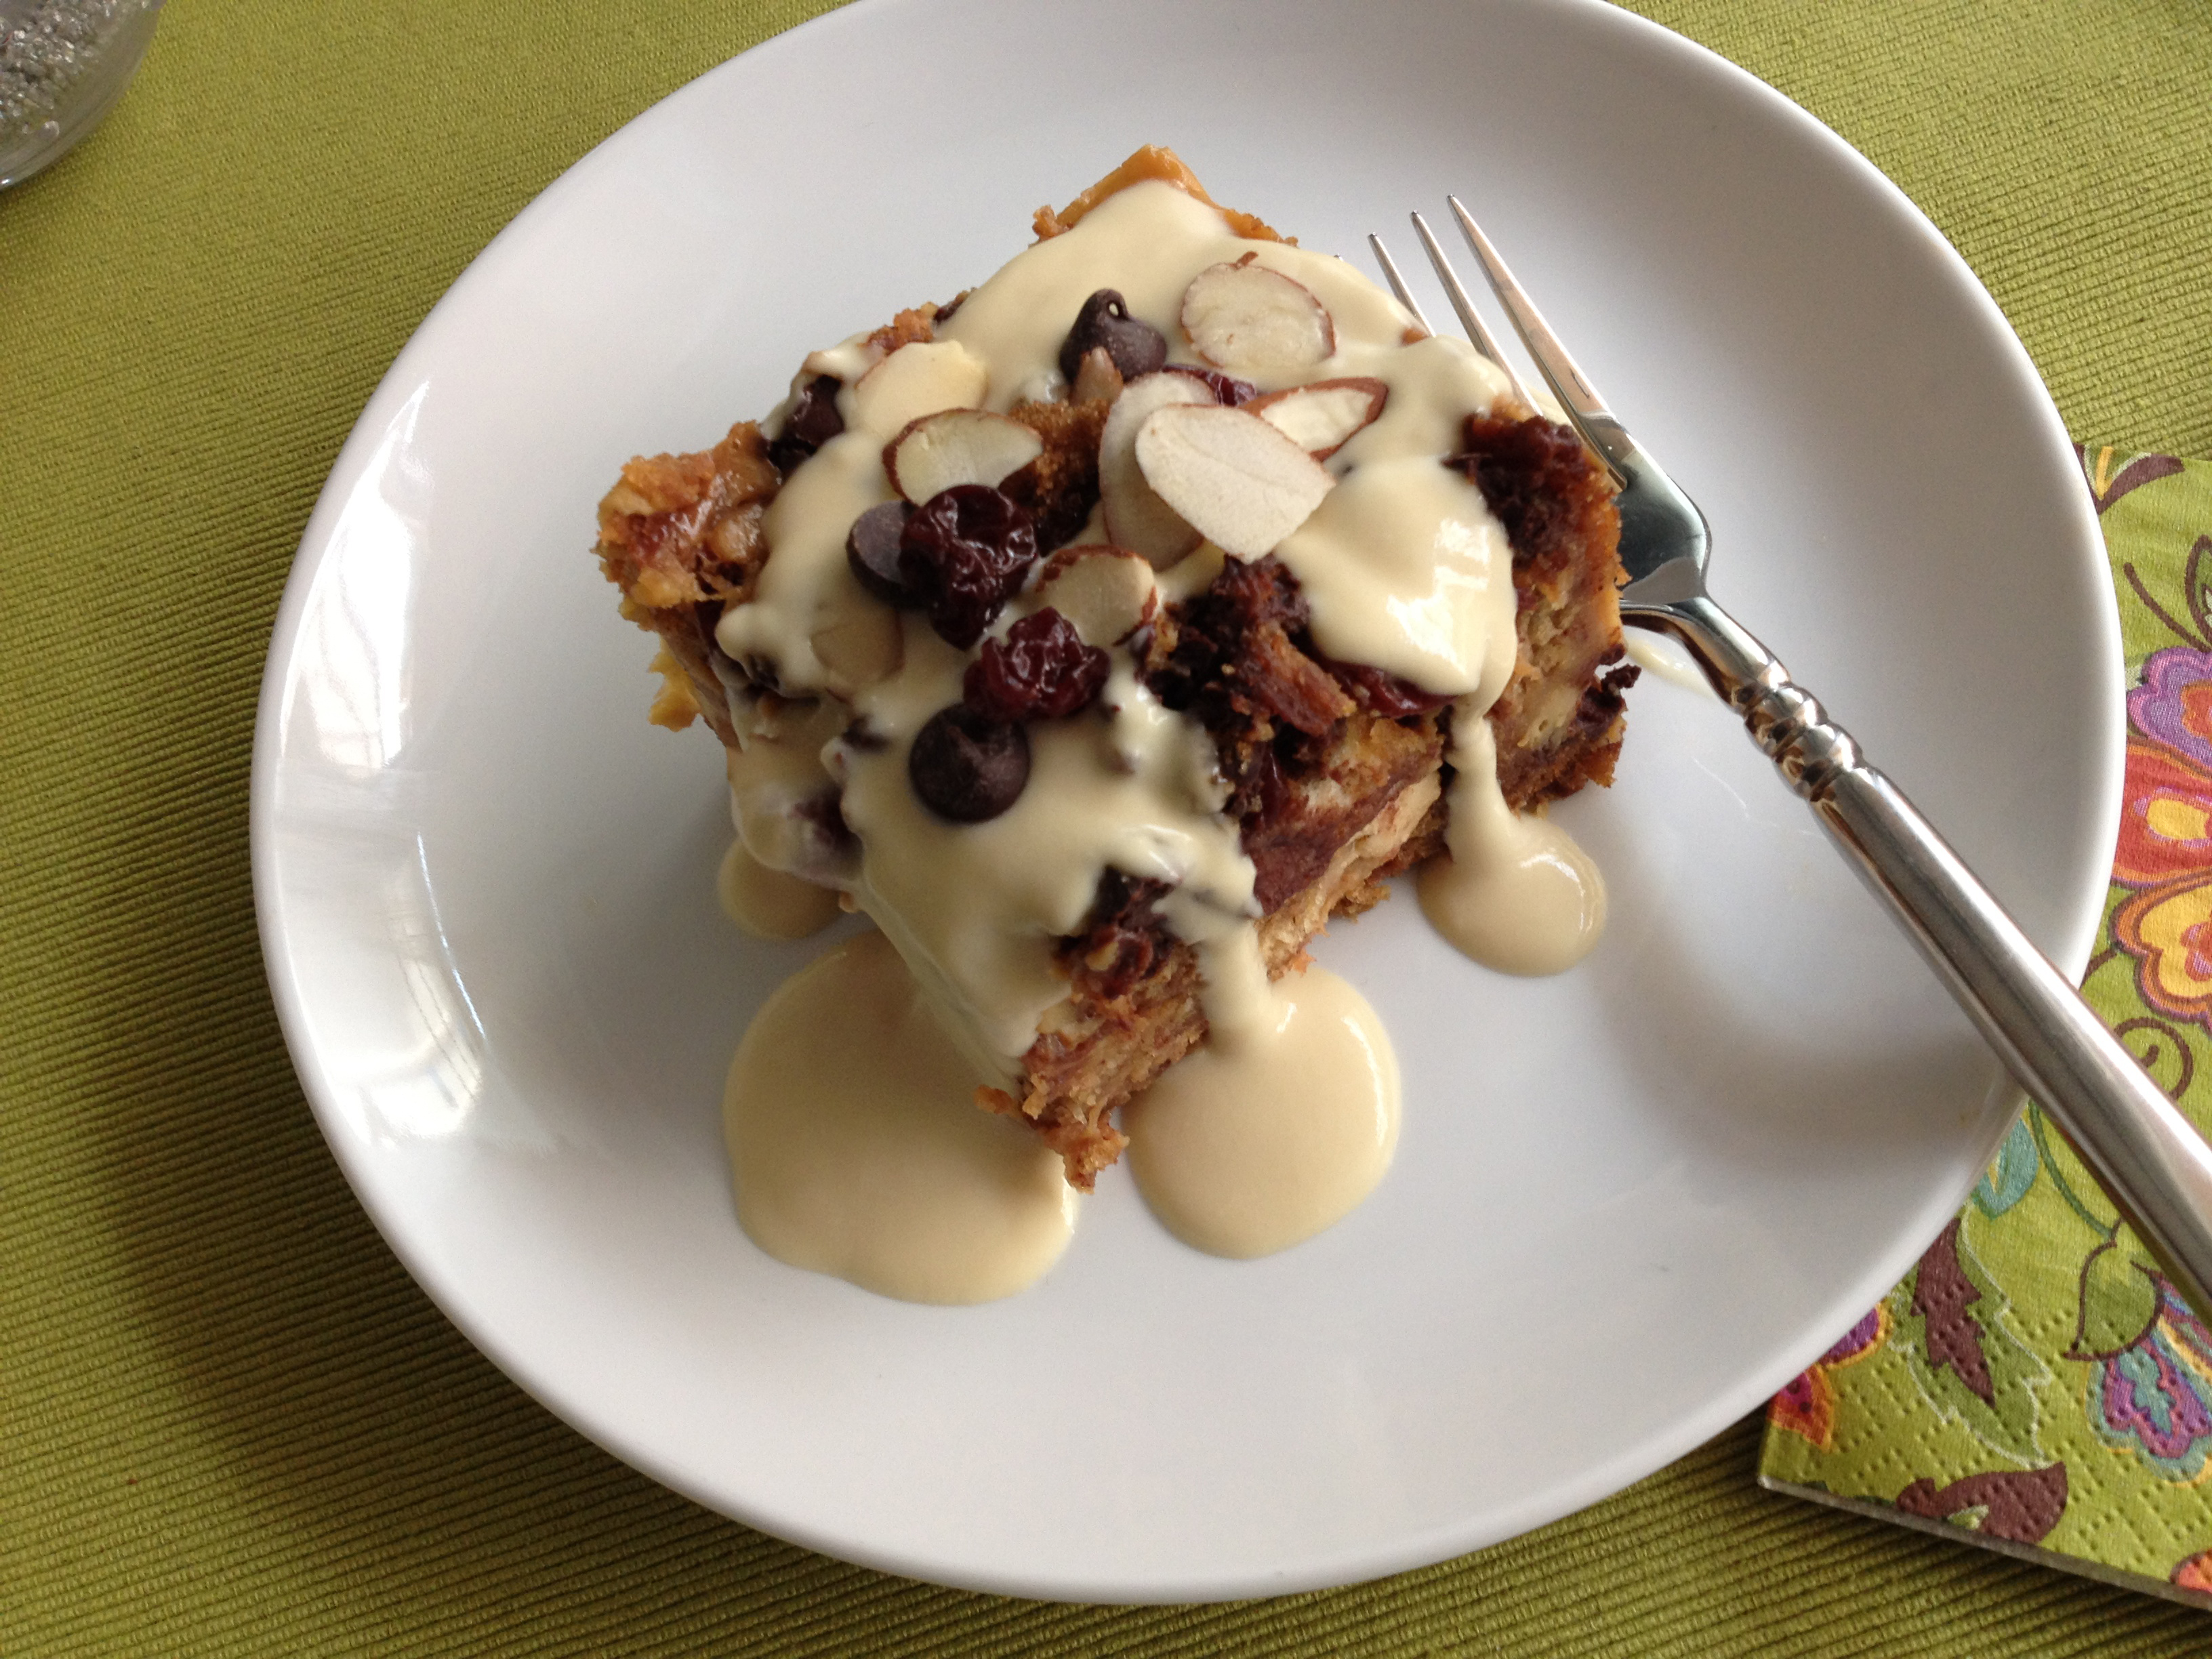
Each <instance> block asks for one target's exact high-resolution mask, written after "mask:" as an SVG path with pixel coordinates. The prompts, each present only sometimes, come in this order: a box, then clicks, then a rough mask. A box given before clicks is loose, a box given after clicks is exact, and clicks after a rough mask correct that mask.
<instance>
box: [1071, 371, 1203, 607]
mask: <svg viewBox="0 0 2212 1659" xmlns="http://www.w3.org/2000/svg"><path fill="white" fill-rule="evenodd" d="M1181 404H1205V405H1206V406H1207V407H1208V408H1212V407H1213V394H1212V392H1209V391H1207V390H1206V384H1205V382H1204V381H1202V380H1198V379H1197V378H1196V377H1195V376H1193V375H1189V374H1174V373H1171V372H1169V371H1165V370H1163V371H1162V372H1160V373H1158V374H1140V375H1139V376H1138V377H1137V378H1136V379H1135V380H1132V381H1130V382H1129V384H1128V385H1127V386H1126V387H1124V388H1123V389H1122V392H1121V396H1120V397H1118V398H1115V400H1114V406H1113V407H1112V408H1111V409H1109V410H1107V411H1106V425H1105V428H1104V429H1103V431H1101V432H1100V434H1099V436H1098V503H1099V507H1100V509H1101V515H1102V516H1103V518H1104V520H1105V521H1106V539H1107V540H1109V541H1110V542H1112V543H1113V544H1115V546H1116V547H1126V548H1128V549H1130V550H1132V551H1133V552H1137V553H1140V554H1142V555H1143V556H1145V557H1146V559H1149V560H1150V561H1151V562H1152V563H1153V564H1154V565H1155V566H1156V567H1158V568H1160V569H1162V570H1164V569H1166V568H1168V567H1169V566H1170V565H1171V564H1173V563H1174V562H1176V560H1177V559H1180V558H1182V556H1184V555H1185V554H1186V553H1188V552H1189V551H1190V550H1191V549H1193V548H1194V547H1196V546H1197V545H1198V544H1199V540H1200V537H1199V533H1198V532H1196V531H1195V530H1193V529H1192V528H1191V527H1190V526H1189V525H1188V524H1186V523H1184V522H1183V520H1182V518H1181V517H1179V516H1178V515H1177V514H1176V511H1175V509H1174V508H1172V507H1169V506H1168V505H1167V503H1166V502H1164V501H1162V500H1161V499H1160V498H1159V496H1158V495H1157V494H1156V493H1154V491H1153V489H1152V485H1150V484H1149V483H1146V482H1145V472H1144V469H1143V468H1142V467H1140V466H1139V465H1137V432H1138V429H1139V428H1141V427H1142V426H1143V425H1144V423H1145V422H1146V419H1147V417H1149V416H1152V415H1153V414H1155V413H1156V412H1158V410H1163V409H1166V408H1169V407H1170V406H1176V405H1181Z"/></svg>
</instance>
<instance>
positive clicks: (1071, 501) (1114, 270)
mask: <svg viewBox="0 0 2212 1659" xmlns="http://www.w3.org/2000/svg"><path fill="white" fill-rule="evenodd" d="M1036 231H1037V236H1038V240H1037V241H1036V244H1034V245H1033V246H1031V248H1030V250H1029V251H1028V252H1025V253H1024V254H1023V255H1021V256H1019V257H1018V258H1016V259H1015V260H1014V261H1013V262H1012V264H1009V265H1008V266H1007V267H1006V269H1005V270H1002V271H1000V273H999V274H998V275H997V276H994V277H993V278H992V279H991V280H990V281H989V282H988V283H984V284H983V285H981V287H979V288H977V289H974V290H971V291H969V293H968V294H965V295H961V296H959V297H958V298H956V299H955V300H954V301H951V302H950V303H949V304H946V305H943V306H934V307H932V306H923V307H917V308H915V309H913V310H909V311H905V312H902V313H899V314H898V315H897V316H896V318H895V319H893V320H892V321H891V322H890V324H888V325H885V326H884V327H883V328H881V329H878V330H877V331H874V332H872V333H870V334H866V335H857V336H854V337H853V338H852V339H849V340H848V341H846V342H844V343H842V344H840V345H838V346H836V347H834V348H831V349H828V350H826V351H820V352H816V353H814V354H813V355H811V356H809V357H808V358H807V359H806V361H805V364H804V365H803V366H802V368H801V370H800V373H799V375H798V376H797V377H796V379H795V380H794V381H793V390H792V393H791V396H790V397H789V398H787V400H786V402H785V403H784V404H783V405H781V407H780V408H779V409H778V410H776V411H775V413H774V414H772V415H771V416H769V418H768V419H767V420H766V421H764V422H759V423H755V422H738V424H737V425H735V426H733V427H732V428H731V429H730V431H729V433H728V434H727V435H726V436H725V437H724V438H723V439H722V440H721V441H720V442H719V443H718V444H716V445H715V446H714V447H713V448H711V449H709V450H706V451H703V452H701V453H697V454H692V455H684V456H667V455H664V456H657V457H653V458H647V459H636V460H633V461H631V462H630V463H629V465H627V466H625V467H624V468H623V472H622V477H621V479H620V481H619V482H618V483H617V485H616V486H615V488H614V489H612V490H611V491H610V492H609V494H608V495H607V496H606V498H605V501H602V503H601V505H600V509H599V545H598V553H599V560H600V563H601V568H603V570H604V571H605V574H606V575H607V577H608V578H609V580H612V581H613V582H615V583H616V585H617V586H618V587H619V588H620V589H621V591H622V595H623V614H624V615H626V616H628V617H629V618H630V619H631V620H633V621H634V622H636V623H639V624H640V625H641V626H642V627H644V628H646V629H648V630H650V631H652V632H653V633H654V634H656V635H658V636H659V641H660V644H661V654H660V656H659V658H658V659H656V665H657V666H659V668H660V669H661V670H662V672H663V677H664V683H663V689H662V691H661V693H660V695H659V697H658V698H657V699H656V701H655V702H654V704H653V715H652V718H653V720H654V721H655V722H656V723H659V724H661V725H664V726H681V725H684V724H687V723H688V722H689V721H690V720H692V719H694V718H703V719H704V720H705V721H706V722H707V724H708V726H710V727H711V728H712V729H713V730H714V733H715V735H716V736H717V737H718V738H720V740H721V741H722V743H723V744H724V745H725V746H726V750H728V754H729V762H730V774H731V779H732V787H733V792H734V797H735V806H736V811H737V817H738V823H739V825H740V829H741V833H742V836H743V840H744V846H745V848H747V849H748V852H749V854H750V856H752V857H754V858H756V859H757V860H760V861H761V862H762V863H763V864H764V865H766V866H769V867H770V868H773V869H775V870H780V871H784V872H789V873H790V874H792V875H793V876H795V877H797V878H802V879H805V880H809V881H814V882H817V883H821V884H827V885H830V886H834V887H836V888H837V889H838V890H840V891H841V892H842V893H843V894H844V895H846V896H847V897H848V901H849V902H850V904H851V905H853V906H855V907H857V908H863V909H866V911H867V912H868V913H869V914H870V915H872V916H873V917H874V919H875V920H876V921H877V922H878V925H880V926H881V927H883V928H884V932H885V933H887V934H888V935H889V936H890V939H892V941H893V943H894V944H896V945H897V946H898V948H899V950H900V952H901V954H902V957H904V958H905V959H906V961H907V963H908V966H909V967H910V968H911V969H913V970H914V972H915V977H916V980H917V981H918V982H919V983H920V984H921V986H922V987H923V988H924V990H925V991H926V992H927V994H929V996H930V998H931V1000H932V1003H933V1006H934V1007H935V1009H936V1010H937V1012H938V1013H939V1018H940V1020H941V1022H942V1023H943V1024H945V1027H946V1030H947V1031H948V1034H950V1035H951V1036H953V1038H954V1040H955V1041H956V1042H957V1043H959V1044H960V1046H961V1047H962V1048H963V1051H964V1052H966V1053H967V1054H968V1055H969V1058H970V1060H971V1061H972V1063H973V1064H974V1065H975V1067H976V1069H977V1070H978V1072H979V1073H980V1074H981V1075H982V1076H983V1077H985V1078H987V1079H991V1080H990V1081H987V1082H986V1083H985V1084H983V1085H981V1087H980V1088H979V1091H978V1097H979V1100H980V1102H981V1103H982V1104H984V1105H986V1106H987V1107H989V1108H991V1109H994V1110H997V1111H1000V1112H1004V1113H1006V1114H1008V1115H1011V1116H1013V1117H1016V1118H1018V1119H1020V1120H1022V1121H1025V1122H1027V1123H1029V1124H1030V1125H1032V1126H1034V1127H1035V1128H1036V1131H1037V1133H1040V1134H1041V1135H1042V1136H1043V1137H1044V1139H1046V1140H1047V1141H1048V1143H1049V1144H1050V1145H1051V1146H1053V1147H1054V1149H1055V1150H1056V1151H1057V1152H1059V1153H1060V1156H1061V1158H1062V1159H1063V1160H1064V1164H1065V1168H1066V1175H1067V1178H1068V1180H1069V1181H1070V1182H1073V1184H1074V1185H1076V1186H1077V1187H1079V1188H1089V1187H1090V1186H1091V1183H1092V1181H1093V1179H1094V1178H1095V1176H1097V1172H1098V1171H1099V1170H1102V1169H1103V1168H1104V1167H1106V1166H1107V1165H1109V1164H1111V1163H1113V1162H1114V1161H1115V1158H1116V1157H1117V1156H1118V1155H1119V1153H1120V1152H1121V1147H1122V1146H1123V1144H1124V1142H1123V1139H1122V1137H1121V1133H1120V1131H1119V1129H1118V1128H1117V1127H1116V1126H1115V1121H1114V1116H1115V1109H1116V1108H1118V1107H1119V1106H1121V1104H1123V1103H1126V1102H1127V1101H1128V1100H1130V1099H1131V1098H1132V1097H1134V1096H1135V1095H1136V1094H1138V1093H1139V1092H1140V1091H1142V1090H1144V1089H1145V1087H1146V1085H1148V1084H1150V1083H1151V1082H1152V1080H1153V1079H1155V1078H1157V1077H1158V1075H1159V1074H1160V1073H1161V1072H1163V1071H1164V1069H1165V1068H1166V1067H1168V1066H1171V1065H1173V1064H1174V1063H1175V1061H1176V1060H1178V1059H1179V1058H1181V1057H1182V1055H1183V1054H1186V1053H1188V1051H1189V1050H1191V1049H1192V1048H1194V1047H1195V1046H1196V1045H1197V1044H1199V1043H1200V1042H1201V1041H1203V1040H1204V1039H1205V1037H1206V1034H1207V1030H1208V1026H1209V1020H1210V1018H1214V1017H1216V1016H1215V1015H1214V1014H1212V1013H1210V1012H1209V1004H1210V1000H1211V999H1212V997H1213V996H1214V995H1215V994H1218V991H1219V988H1220V987H1222V986H1223V985H1225V984H1226V983H1228V982H1229V981H1231V980H1232V979H1234V978H1235V977H1236V975H1237V974H1239V973H1249V972H1252V971H1256V970H1259V969H1264V972H1265V973H1266V974H1267V975H1283V974H1285V973H1287V972H1289V971H1291V970H1292V969H1295V968H1297V967H1299V966H1301V965H1302V964H1303V963H1304V960H1305V946H1306V945H1307V943H1308V942H1309V941H1310V939H1312V938H1313V936H1314V935H1315V934H1316V933H1317V932H1319V931H1320V930H1321V929H1322V927H1323V926H1324V925H1325V924H1326V923H1327V922H1328V920H1329V919H1330V918H1331V917H1332V916H1335V915H1357V914H1358V913H1359V912H1361V911H1362V910H1364V909H1365V908H1368V907H1370V906H1371V905H1373V904H1374V903H1376V902H1378V901H1379V900H1380V899H1381V898H1383V896H1385V894H1386V892H1387V889H1386V888H1385V887H1384V886H1383V880H1384V878H1387V877H1389V875H1391V874H1393V873H1395V872H1399V871H1401V870H1404V869H1406V868H1407V867H1409V866H1412V865H1413V864H1415V863H1418V862H1420V861H1422V860H1430V859H1434V858H1437V857H1439V856H1444V855H1445V854H1444V850H1443V849H1444V837H1445V835H1446V832H1447V829H1448V826H1449V799H1450V793H1449V786H1451V785H1453V783H1454V781H1455V780H1454V769H1453V766H1452V757H1453V755H1454V754H1455V752H1463V746H1462V750H1455V744H1454V723H1455V722H1465V721H1474V720H1486V721H1487V722H1488V725H1489V730H1490V732H1491V735H1492V739H1493V741H1494V747H1495V751H1496V756H1497V762H1496V769H1495V770H1496V776H1495V779H1494V781H1493V780H1491V779H1488V778H1484V779H1481V780H1480V786H1481V787H1484V788H1486V789H1487V788H1491V787H1494V788H1495V789H1496V790H1497V791H1498V793H1500V794H1501V795H1502V797H1503V799H1504V803H1505V804H1506V805H1509V806H1510V807H1511V808H1512V809H1513V810H1514V811H1519V812H1526V811H1532V810H1534V809H1536V808H1539V807H1541V805H1543V804H1544V803H1546V802H1547V801H1550V800H1552V799H1557V798H1559V797H1560V796H1564V795H1566V794H1570V793H1573V792H1574V791H1576V790H1577V789H1579V788H1581V787H1583V785H1584V784H1586V783H1592V782H1595V783H1599V784H1604V783H1607V782H1609V781H1611V777H1612V773H1613V763H1614V757H1615V756H1616V755H1617V754H1618V752H1619V750H1620V742H1621V732H1622V717H1623V704H1622V693H1623V692H1624V691H1625V690H1626V689H1627V688H1628V686H1629V684H1631V683H1632V681H1633V679H1634V678H1635V675H1636V670H1635V669H1634V667H1633V666H1632V665H1628V664H1626V662H1624V661H1623V660H1622V656H1623V653H1622V649H1621V643H1620V617H1619V608H1618V604H1617V599H1616V593H1617V590H1618V587H1619V586H1620V580H1621V574H1620V564H1619V560H1618V557H1617V551H1616V547H1617V541H1618V534H1619V520H1618V516H1617V514H1616V513H1615V511H1614V507H1613V499H1612V487H1611V483H1610V480H1609V478H1608V477H1607V474H1606V473H1605V471H1604V470H1603V469H1602V467H1601V466H1600V465H1598V464H1597V462H1596V461H1595V459H1593V458H1592V457H1591V456H1590V455H1589V453H1588V452H1587V451H1586V450H1585V449H1584V448H1583V446H1582V444H1581V442H1580V441H1579V440H1578V439H1577V437H1576V435H1574V434H1573V433H1572V431H1571V430H1570V429H1569V428H1565V427H1563V426H1560V425H1558V424H1556V423H1554V422H1551V421H1549V420H1548V419H1547V418H1545V417H1544V416H1542V415H1541V414H1540V413H1538V412H1536V411H1534V410H1529V409H1528V408H1526V407H1525V406H1522V405H1521V404H1518V403H1517V402H1516V401H1515V399H1514V398H1513V396H1512V394H1511V392H1510V390H1508V388H1507V386H1506V384H1505V382H1504V377H1503V376H1502V375H1501V374H1499V373H1498V371H1496V370H1495V369H1494V368H1492V366H1491V365H1489V364H1487V363H1486V362H1483V361H1482V360H1481V359H1480V358H1479V357H1477V356H1475V355H1474V353H1473V352H1472V351H1471V350H1470V349H1468V348H1466V347H1464V346H1461V345H1459V344H1457V343H1454V342H1449V341H1444V340H1440V339H1431V338H1429V337H1425V335H1423V334H1422V332H1421V331H1420V330H1419V328H1418V327H1417V326H1416V325H1413V322H1412V320H1411V319H1410V318H1409V317H1408V316H1407V314H1406V313H1404V311H1403V310H1402V309H1401V307H1398V306H1397V305H1396V304H1395V301H1391V300H1390V299H1389V297H1388V296H1387V295H1383V294H1382V293H1381V291H1380V290H1379V289H1375V288H1374V287H1373V285H1372V284H1370V283H1366V282H1365V281H1364V278H1360V277H1358V276H1356V275H1355V274H1354V273H1352V271H1351V270H1349V268H1348V267H1346V266H1344V265H1342V264H1341V263H1340V262H1339V261H1335V260H1334V259H1327V258H1322V256H1317V255H1314V254H1311V253H1309V252H1305V251H1304V250H1301V249H1298V248H1297V246H1296V245H1295V244H1294V243H1291V242H1289V241H1286V240H1284V239H1282V238H1280V237H1279V236H1277V234H1275V233H1274V232H1273V230H1271V229H1270V228H1268V227H1267V226H1266V225H1265V224H1264V223H1262V222H1260V221H1258V220H1256V219H1253V218H1251V217H1250V216H1248V215H1243V214H1239V213H1235V212H1232V211H1231V210H1225V209H1221V208H1219V207H1218V206H1217V205H1216V204H1213V203H1212V200H1211V198H1210V197H1207V196H1206V193H1205V192H1204V191H1203V190H1202V189H1201V188H1200V186H1199V185H1198V182H1197V180H1196V179H1194V178H1193V177H1192V176H1191V175H1190V173H1189V172H1188V169H1187V168H1185V167H1183V166H1182V163H1181V162H1180V161H1177V160H1176V158H1175V157H1174V156H1173V155H1172V154H1171V153H1170V152H1168V151H1166V150H1162V149H1145V150H1140V151H1139V152H1138V153H1137V155H1134V156H1133V157H1131V158H1130V160H1129V161H1127V162H1126V163H1124V164H1123V166H1122V167H1120V168H1117V169H1116V170H1115V172H1114V173H1110V174H1109V175H1108V176H1107V178H1105V179H1102V180H1101V181H1100V182H1099V184H1097V185H1094V186H1093V187H1092V188H1091V190H1089V191H1085V192H1084V193H1083V195H1082V196H1080V197H1077V198H1076V200H1075V201H1074V202H1073V203H1072V204H1070V205H1069V206H1068V207H1066V208H1065V209H1062V210H1059V211H1058V212H1054V211H1052V210H1040V212H1039V214H1038V216H1037V219H1036ZM1465 730H1466V728H1465V727H1462V736H1463V735H1464V733H1465ZM1240 964H1241V965H1240Z"/></svg>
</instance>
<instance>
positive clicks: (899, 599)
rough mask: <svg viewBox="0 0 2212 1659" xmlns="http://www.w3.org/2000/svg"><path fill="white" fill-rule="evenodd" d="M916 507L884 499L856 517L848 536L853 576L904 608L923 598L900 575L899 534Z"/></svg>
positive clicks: (887, 601)
mask: <svg viewBox="0 0 2212 1659" xmlns="http://www.w3.org/2000/svg"><path fill="white" fill-rule="evenodd" d="M913 511H914V508H913V507H910V506H908V504H907V503H906V502H904V501H884V502H881V503H880V504H878V505H877V506H875V507H870V508H869V509H868V510H867V511H866V512H865V513H862V514H860V517H859V518H857V519H855V520H853V528H852V530H851V531H850V532H848V534H847V536H846V538H845V560H846V562H847V563H848V564H850V565H851V566H852V567H853V578H854V580H855V581H857V582H859V583H860V586H863V587H865V588H866V589H867V590H868V592H871V593H872V594H874V595H875V596H876V598H878V599H881V600H882V601H883V602H884V604H885V605H898V606H901V607H902V608H904V607H909V606H912V605H919V604H920V603H921V599H919V598H918V597H917V596H916V594H915V592H914V590H913V589H912V588H910V587H908V586H907V585H906V579H905V578H904V577H903V576H902V575H900V574H899V537H900V535H901V533H902V532H904V531H905V529H906V521H907V515H908V513H912V512H913Z"/></svg>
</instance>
